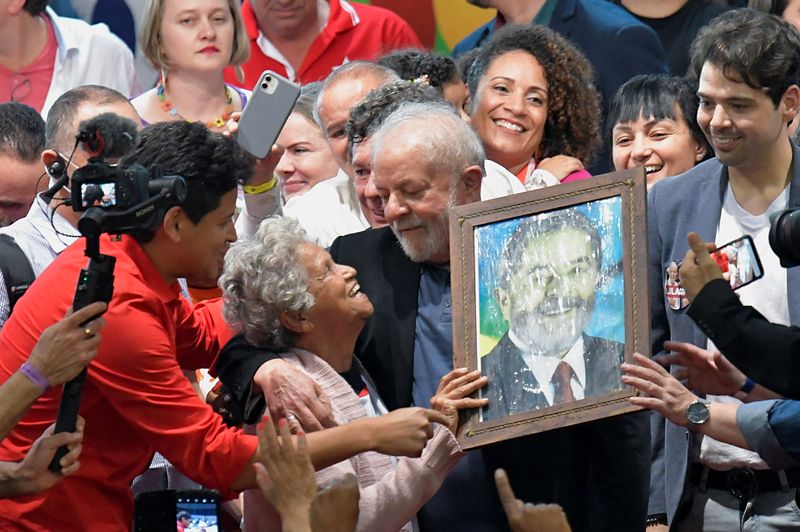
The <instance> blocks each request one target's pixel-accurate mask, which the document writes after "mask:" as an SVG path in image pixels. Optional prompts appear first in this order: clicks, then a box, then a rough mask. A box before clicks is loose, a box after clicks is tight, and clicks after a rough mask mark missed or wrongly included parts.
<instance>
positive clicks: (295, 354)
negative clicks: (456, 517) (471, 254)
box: [220, 218, 486, 531]
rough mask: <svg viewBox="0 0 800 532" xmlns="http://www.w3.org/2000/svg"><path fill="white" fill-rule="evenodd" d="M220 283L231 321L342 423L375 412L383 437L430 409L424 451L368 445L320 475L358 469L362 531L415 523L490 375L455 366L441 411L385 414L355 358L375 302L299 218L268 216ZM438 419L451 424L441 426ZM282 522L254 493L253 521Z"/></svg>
mask: <svg viewBox="0 0 800 532" xmlns="http://www.w3.org/2000/svg"><path fill="white" fill-rule="evenodd" d="M220 285H221V286H222V289H223V291H224V301H225V303H224V310H223V314H224V316H225V318H226V320H228V322H230V323H231V324H232V325H233V326H234V327H238V328H240V329H241V330H242V332H243V335H244V337H245V339H246V340H247V341H248V342H249V343H250V344H251V345H252V346H256V347H257V348H259V347H260V348H268V349H269V350H276V351H280V352H281V354H280V356H281V357H282V358H283V359H284V360H285V361H287V362H289V363H291V364H293V365H295V366H296V367H297V368H298V369H300V371H302V372H303V373H305V374H307V375H309V376H310V377H311V378H312V380H314V381H315V382H316V383H317V384H318V385H319V386H320V388H321V390H322V392H323V394H324V395H325V396H326V397H327V398H328V399H329V400H330V402H331V407H332V410H333V414H334V417H335V418H336V422H337V423H338V424H345V423H348V422H351V421H355V420H359V419H362V418H366V417H372V418H373V419H374V420H375V422H376V423H378V424H379V426H380V427H381V429H380V430H381V434H382V436H383V437H388V434H390V433H392V434H393V435H392V436H391V437H392V438H393V439H394V438H398V437H403V434H404V433H406V432H408V431H418V430H420V429H419V426H418V425H416V424H413V423H409V422H408V420H409V419H411V418H414V417H415V416H416V417H418V416H420V415H427V416H429V417H428V419H429V420H430V422H431V423H430V424H429V426H428V427H427V430H428V431H431V430H432V439H431V440H430V441H429V442H428V445H427V446H426V448H425V450H424V451H423V452H422V455H421V456H420V457H419V458H399V459H396V460H395V459H393V458H391V457H389V456H387V455H383V454H379V453H376V452H366V453H362V454H359V455H356V456H354V457H353V458H351V459H350V460H348V461H344V462H340V463H338V464H335V465H334V466H331V467H328V468H326V469H323V470H321V471H319V472H318V473H317V481H318V483H319V484H320V485H321V486H323V487H324V486H326V485H329V484H330V483H331V482H333V481H334V480H335V479H336V478H339V477H342V476H344V475H345V474H347V473H354V474H355V475H356V478H357V479H358V485H359V490H360V495H361V498H360V502H359V519H358V526H357V530H400V529H403V530H413V529H416V528H417V527H416V526H415V518H414V516H415V514H416V513H417V511H418V510H419V509H420V508H421V507H422V505H423V504H424V503H425V502H426V501H427V500H428V499H429V498H430V497H432V496H433V495H434V493H436V491H437V490H438V489H439V487H440V486H441V484H442V482H443V481H444V478H445V476H446V475H447V473H448V472H449V471H450V470H451V469H452V467H453V466H454V465H455V464H456V462H458V460H459V459H460V458H461V457H462V456H463V453H462V451H461V449H460V447H459V445H458V443H457V442H456V440H455V437H454V436H453V433H454V432H455V430H456V428H457V426H458V409H461V408H477V407H481V406H484V405H485V404H486V400H485V399H472V398H469V397H468V396H469V395H470V394H471V393H473V392H474V391H476V390H477V389H479V388H480V387H482V386H483V385H485V383H486V378H485V377H480V375H479V373H478V372H472V373H467V371H466V370H465V369H463V368H462V369H456V370H453V371H452V372H450V373H448V374H447V375H445V376H444V377H443V378H442V380H441V382H440V385H439V389H438V391H437V394H436V395H435V396H434V397H433V398H432V399H431V405H432V406H433V408H434V410H425V409H422V408H404V409H399V410H395V411H394V412H392V413H387V410H386V408H385V406H384V405H383V403H382V402H381V400H380V398H379V396H378V394H377V392H376V391H375V387H374V385H373V384H372V381H371V379H370V377H369V375H368V374H367V373H366V372H365V370H364V369H363V367H362V366H361V365H360V363H359V361H358V360H357V359H356V358H355V357H354V356H353V350H354V347H355V342H356V338H357V337H358V335H359V333H360V332H361V329H362V328H363V326H364V323H365V322H366V320H367V318H369V317H370V316H371V315H372V312H373V308H372V303H371V302H370V300H369V298H368V297H367V296H366V294H364V293H362V292H361V291H360V288H359V285H358V281H357V280H356V271H355V270H354V269H353V268H351V267H349V266H344V265H340V264H336V263H334V262H333V260H332V259H331V256H330V255H329V254H328V252H327V251H325V250H324V249H322V248H321V247H320V246H318V245H317V244H315V243H313V242H311V241H309V240H308V237H307V236H306V234H305V232H304V231H303V230H302V229H301V228H300V226H299V225H298V224H297V222H296V221H294V220H291V219H288V218H270V219H267V220H265V221H264V222H263V223H262V224H261V227H260V228H259V230H258V232H257V233H256V235H255V237H254V238H253V239H252V240H249V241H246V242H241V243H237V244H235V245H234V246H233V247H232V248H231V250H230V252H229V253H228V255H227V257H226V259H225V271H224V273H223V275H222V277H221V279H220ZM352 365H355V366H356V367H357V368H358V370H359V371H358V373H359V374H360V375H361V377H362V379H363V380H364V383H365V384H366V387H367V389H368V390H369V392H370V393H369V397H368V398H366V400H364V399H363V398H362V399H360V398H359V397H358V396H357V395H356V394H355V392H354V391H353V388H352V387H351V386H350V384H348V382H347V381H345V379H344V378H343V377H342V376H341V375H340V373H344V372H347V371H348V370H350V369H351V366H352ZM223 381H224V374H223ZM433 421H438V422H439V423H443V424H437V425H435V426H434V425H433V423H432V422H433ZM365 437H368V436H366V435H365ZM274 522H275V518H274V513H273V512H272V511H271V509H270V508H269V506H268V503H267V502H266V501H265V500H264V499H263V498H262V497H261V494H260V493H258V492H256V491H251V492H249V493H246V494H245V523H246V524H245V526H246V529H247V530H248V531H252V530H264V529H267V528H268V526H269V525H268V523H274Z"/></svg>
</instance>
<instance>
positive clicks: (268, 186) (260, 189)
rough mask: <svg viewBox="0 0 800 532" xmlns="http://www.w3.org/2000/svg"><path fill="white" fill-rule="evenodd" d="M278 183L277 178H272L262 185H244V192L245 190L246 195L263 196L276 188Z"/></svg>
mask: <svg viewBox="0 0 800 532" xmlns="http://www.w3.org/2000/svg"><path fill="white" fill-rule="evenodd" d="M276 183H277V181H276V180H275V176H272V179H270V180H269V181H267V182H266V183H261V184H260V185H244V186H243V187H242V190H244V193H245V194H263V193H264V192H268V191H270V190H272V189H273V188H275V184H276Z"/></svg>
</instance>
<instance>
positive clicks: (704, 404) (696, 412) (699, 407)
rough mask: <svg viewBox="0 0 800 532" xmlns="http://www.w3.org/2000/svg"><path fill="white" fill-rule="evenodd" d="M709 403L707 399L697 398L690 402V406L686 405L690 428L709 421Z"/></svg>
mask: <svg viewBox="0 0 800 532" xmlns="http://www.w3.org/2000/svg"><path fill="white" fill-rule="evenodd" d="M708 405H709V402H708V401H706V400H705V399H697V400H695V401H692V402H691V403H689V406H687V407H686V421H687V422H688V427H689V428H690V429H692V428H697V427H698V426H700V425H702V424H703V423H705V422H706V421H708V416H709V410H708Z"/></svg>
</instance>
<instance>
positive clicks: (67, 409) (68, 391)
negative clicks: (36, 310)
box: [49, 234, 116, 471]
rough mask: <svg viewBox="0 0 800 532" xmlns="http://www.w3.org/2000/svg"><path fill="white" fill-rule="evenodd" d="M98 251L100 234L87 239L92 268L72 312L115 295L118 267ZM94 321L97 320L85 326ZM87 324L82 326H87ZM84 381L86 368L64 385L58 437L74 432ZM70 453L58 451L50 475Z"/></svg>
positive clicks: (84, 275) (86, 271) (84, 277)
mask: <svg viewBox="0 0 800 532" xmlns="http://www.w3.org/2000/svg"><path fill="white" fill-rule="evenodd" d="M99 249H100V244H99V234H98V235H92V236H87V237H86V255H88V256H89V265H88V266H87V267H86V268H84V269H82V270H81V273H80V276H79V277H78V286H77V288H76V289H75V296H74V298H73V300H72V308H73V310H80V309H82V308H83V307H85V306H87V305H89V304H91V303H94V302H96V301H103V302H105V303H108V302H109V301H111V295H112V294H113V292H114V264H115V263H116V258H115V257H112V256H110V255H103V254H102V253H100V251H99ZM95 317H96V316H95ZM92 319H94V317H93V318H91V319H90V320H88V321H87V322H86V323H88V322H89V321H91V320H92ZM86 323H83V324H81V325H82V326H85V325H86ZM84 380H86V368H84V369H83V371H81V372H80V373H79V374H78V376H77V377H75V378H73V379H72V380H70V381H67V382H65V383H64V388H63V392H62V395H61V403H60V404H59V406H58V417H57V418H56V427H55V433H56V434H58V433H59V432H74V431H75V425H76V423H77V421H78V408H79V407H80V404H81V393H82V392H83V382H84ZM68 452H69V450H68V449H67V447H66V446H61V447H59V448H58V450H57V451H56V454H55V456H54V457H53V460H52V461H51V462H50V466H49V468H50V471H61V465H60V463H59V462H61V459H62V458H63V457H64V455H66V454H67V453H68Z"/></svg>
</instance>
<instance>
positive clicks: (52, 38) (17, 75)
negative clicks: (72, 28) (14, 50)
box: [0, 17, 58, 112]
mask: <svg viewBox="0 0 800 532" xmlns="http://www.w3.org/2000/svg"><path fill="white" fill-rule="evenodd" d="M42 20H44V22H45V24H46V25H47V42H46V43H45V45H44V49H43V50H42V52H41V53H40V54H39V55H38V57H36V59H34V60H33V62H32V63H31V64H29V65H27V66H25V67H23V68H22V69H21V70H19V71H17V72H15V71H12V70H9V69H7V68H5V67H4V66H2V65H0V102H10V101H12V100H13V101H16V102H19V103H24V104H25V105H29V106H31V107H33V108H34V109H36V110H37V111H39V112H41V110H42V107H44V101H45V100H46V99H47V93H48V91H49V90H50V84H51V83H52V81H53V68H54V66H55V64H56V53H57V52H58V42H57V41H56V34H55V31H54V30H53V23H52V22H51V21H50V19H49V18H48V17H42Z"/></svg>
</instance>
